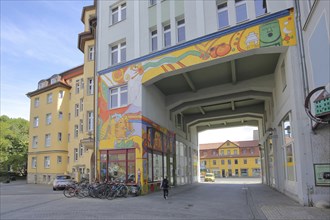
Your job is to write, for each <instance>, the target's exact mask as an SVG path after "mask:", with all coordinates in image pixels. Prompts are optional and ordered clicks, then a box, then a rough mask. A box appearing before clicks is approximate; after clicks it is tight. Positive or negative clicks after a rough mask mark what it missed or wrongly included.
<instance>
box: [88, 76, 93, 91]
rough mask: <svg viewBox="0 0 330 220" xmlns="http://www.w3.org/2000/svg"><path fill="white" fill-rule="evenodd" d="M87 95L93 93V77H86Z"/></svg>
mask: <svg viewBox="0 0 330 220" xmlns="http://www.w3.org/2000/svg"><path fill="white" fill-rule="evenodd" d="M87 86H88V88H87V95H93V94H94V79H93V78H88V79H87Z"/></svg>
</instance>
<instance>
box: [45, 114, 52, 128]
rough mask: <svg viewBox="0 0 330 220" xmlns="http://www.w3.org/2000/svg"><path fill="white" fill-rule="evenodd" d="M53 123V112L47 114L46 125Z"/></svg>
mask: <svg viewBox="0 0 330 220" xmlns="http://www.w3.org/2000/svg"><path fill="white" fill-rule="evenodd" d="M51 123H52V114H51V113H48V114H46V125H50V124H51Z"/></svg>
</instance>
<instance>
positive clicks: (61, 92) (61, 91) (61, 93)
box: [58, 90, 64, 99]
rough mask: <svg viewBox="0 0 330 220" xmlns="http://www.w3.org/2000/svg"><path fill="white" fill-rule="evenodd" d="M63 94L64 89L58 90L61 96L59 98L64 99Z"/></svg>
mask: <svg viewBox="0 0 330 220" xmlns="http://www.w3.org/2000/svg"><path fill="white" fill-rule="evenodd" d="M63 96H64V91H63V90H60V91H59V92H58V98H59V99H62V98H63Z"/></svg>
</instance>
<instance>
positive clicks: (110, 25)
mask: <svg viewBox="0 0 330 220" xmlns="http://www.w3.org/2000/svg"><path fill="white" fill-rule="evenodd" d="M122 21H126V18H125V19H123V20H120V21H117V22H116V23H113V24H109V28H110V27H112V26H115V25H116V24H119V23H121V22H122Z"/></svg>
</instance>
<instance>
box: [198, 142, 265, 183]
mask: <svg viewBox="0 0 330 220" xmlns="http://www.w3.org/2000/svg"><path fill="white" fill-rule="evenodd" d="M199 147H200V166H201V175H202V176H203V174H205V173H206V172H209V173H214V174H215V176H216V177H259V176H260V174H261V162H260V151H259V147H258V141H255V140H253V141H235V142H232V141H229V140H227V141H226V142H224V143H210V144H200V145H199Z"/></svg>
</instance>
